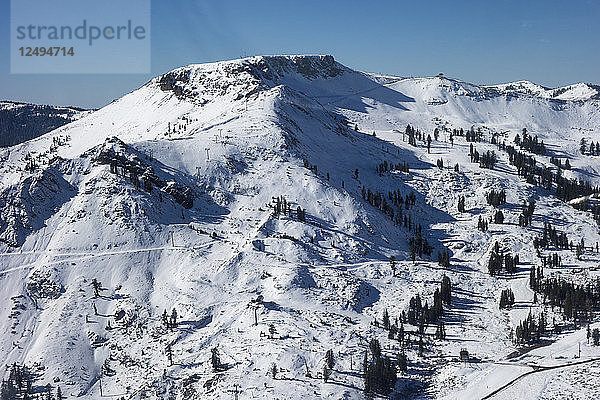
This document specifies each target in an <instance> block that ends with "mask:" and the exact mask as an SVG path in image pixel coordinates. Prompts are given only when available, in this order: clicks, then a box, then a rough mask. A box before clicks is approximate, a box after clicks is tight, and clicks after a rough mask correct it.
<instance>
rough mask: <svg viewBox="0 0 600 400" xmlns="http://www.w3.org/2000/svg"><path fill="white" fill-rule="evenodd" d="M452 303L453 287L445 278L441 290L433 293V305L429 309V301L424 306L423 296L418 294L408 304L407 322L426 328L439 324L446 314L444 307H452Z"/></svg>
mask: <svg viewBox="0 0 600 400" xmlns="http://www.w3.org/2000/svg"><path fill="white" fill-rule="evenodd" d="M451 301H452V285H451V283H450V278H448V277H447V276H446V275H444V276H443V278H442V282H441V283H440V288H439V289H435V292H434V293H433V305H432V306H431V307H429V305H428V303H427V301H425V304H423V302H422V300H421V296H420V295H419V294H416V295H415V296H413V297H412V298H411V299H410V301H409V303H408V310H407V312H406V317H407V318H406V320H407V322H408V323H409V324H411V325H415V326H417V325H418V326H419V327H421V326H425V325H427V324H432V323H436V322H438V320H439V319H440V317H441V316H442V314H443V312H444V307H443V305H444V304H446V305H448V306H450V304H451Z"/></svg>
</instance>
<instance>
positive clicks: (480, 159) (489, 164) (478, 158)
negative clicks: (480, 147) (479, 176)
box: [469, 143, 498, 169]
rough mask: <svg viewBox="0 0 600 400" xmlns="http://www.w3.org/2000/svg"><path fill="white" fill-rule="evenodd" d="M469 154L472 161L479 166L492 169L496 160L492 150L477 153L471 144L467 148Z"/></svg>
mask: <svg viewBox="0 0 600 400" xmlns="http://www.w3.org/2000/svg"><path fill="white" fill-rule="evenodd" d="M469 156H470V157H471V162H472V163H479V167H481V168H487V169H494V166H495V165H496V162H497V161H498V159H497V157H496V153H495V152H494V151H491V150H488V151H486V152H485V153H481V154H480V153H479V152H478V151H477V149H476V148H475V147H473V144H472V143H471V146H470V148H469Z"/></svg>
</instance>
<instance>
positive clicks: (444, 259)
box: [437, 248, 450, 269]
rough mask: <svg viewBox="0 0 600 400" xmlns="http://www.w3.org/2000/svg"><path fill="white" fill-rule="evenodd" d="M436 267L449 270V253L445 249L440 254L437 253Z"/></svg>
mask: <svg viewBox="0 0 600 400" xmlns="http://www.w3.org/2000/svg"><path fill="white" fill-rule="evenodd" d="M437 261H438V265H439V266H440V267H442V268H448V269H449V268H450V252H449V251H448V250H447V249H445V248H444V249H443V250H442V251H441V252H440V251H438V252H437Z"/></svg>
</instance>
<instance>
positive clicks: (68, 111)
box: [0, 101, 88, 147]
mask: <svg viewBox="0 0 600 400" xmlns="http://www.w3.org/2000/svg"><path fill="white" fill-rule="evenodd" d="M86 113H88V111H86V110H83V109H80V108H74V107H55V106H46V105H37V104H28V103H17V102H13V101H0V147H7V146H13V145H15V144H18V143H22V142H25V141H27V140H30V139H33V138H36V137H38V136H41V135H43V134H44V133H48V132H50V131H52V130H54V129H56V128H58V127H60V126H62V125H65V124H67V123H69V122H71V121H74V120H76V119H78V118H81V117H83V116H84V115H85V114H86Z"/></svg>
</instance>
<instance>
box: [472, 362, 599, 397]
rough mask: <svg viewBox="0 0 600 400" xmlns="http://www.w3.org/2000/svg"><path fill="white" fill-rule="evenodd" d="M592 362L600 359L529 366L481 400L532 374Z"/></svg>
mask: <svg viewBox="0 0 600 400" xmlns="http://www.w3.org/2000/svg"><path fill="white" fill-rule="evenodd" d="M594 361H600V357H594V358H590V359H588V360H582V361H577V362H574V363H570V364H560V365H552V366H542V365H529V367H531V368H533V369H532V370H531V371H527V372H525V373H523V374H521V375H519V376H517V377H516V378H514V379H512V380H510V381H509V382H507V383H506V384H504V385H502V386H500V387H499V388H498V389H496V390H494V391H493V392H491V393H490V394H488V395H486V396H484V397H482V398H481V400H486V399H491V398H492V397H494V396H495V395H497V394H498V393H500V392H501V391H503V390H504V389H506V388H508V387H510V386H512V385H513V384H515V383H516V382H517V381H519V380H521V379H523V378H525V377H526V376H528V375H532V374H535V373H537V372H544V371H549V370H552V369H558V368H566V367H573V366H576V365H581V364H587V363H591V362H594ZM520 366H523V365H522V364H520Z"/></svg>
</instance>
